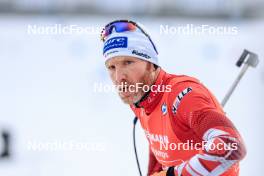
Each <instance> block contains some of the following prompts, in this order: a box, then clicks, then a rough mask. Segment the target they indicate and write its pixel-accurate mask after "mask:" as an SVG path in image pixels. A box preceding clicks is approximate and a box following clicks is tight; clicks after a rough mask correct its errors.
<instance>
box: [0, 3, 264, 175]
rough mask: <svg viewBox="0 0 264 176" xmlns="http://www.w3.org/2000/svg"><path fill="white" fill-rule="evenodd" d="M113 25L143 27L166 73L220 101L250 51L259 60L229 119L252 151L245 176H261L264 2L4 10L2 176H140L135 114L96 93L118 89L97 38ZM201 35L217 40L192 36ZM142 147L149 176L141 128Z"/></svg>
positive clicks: (0, 46) (0, 9)
mask: <svg viewBox="0 0 264 176" xmlns="http://www.w3.org/2000/svg"><path fill="white" fill-rule="evenodd" d="M115 19H131V20H134V21H138V22H140V23H142V24H144V25H145V27H147V28H148V31H149V32H150V34H151V37H152V39H153V40H154V42H155V44H156V46H157V48H158V50H159V60H160V64H161V66H162V67H163V68H164V69H165V70H167V71H168V72H170V73H174V74H186V75H190V76H195V77H197V78H198V79H200V80H201V81H202V82H203V83H204V84H205V85H206V86H207V87H208V88H209V89H211V91H212V92H213V93H214V94H215V95H216V97H217V98H218V99H219V101H221V100H222V99H223V97H224V95H225V93H226V92H227V90H228V89H229V87H230V86H231V84H232V82H233V80H234V79H235V77H236V76H237V74H238V73H239V70H240V69H239V68H238V67H236V66H235V63H236V61H237V59H238V58H239V56H240V55H241V53H242V51H243V49H244V48H247V49H248V50H250V51H253V52H255V53H257V54H258V55H259V57H260V64H259V65H258V67H257V68H256V69H253V68H250V69H249V70H248V72H247V73H246V75H245V76H244V77H243V79H242V81H241V83H240V85H239V86H238V88H237V89H236V91H235V93H234V94H233V95H232V97H231V99H230V100H229V102H228V103H227V105H226V107H225V111H226V113H227V115H228V116H229V117H230V118H231V120H232V121H233V122H234V123H235V125H236V127H237V128H238V130H239V131H240V132H241V134H242V136H243V138H244V140H245V143H246V146H247V149H248V154H247V157H246V158H245V159H244V160H243V161H242V162H241V176H248V175H254V176H256V175H261V173H262V168H261V167H262V163H263V162H264V160H263V157H262V156H263V153H262V149H263V147H262V146H263V145H264V142H263V136H262V135H263V134H264V130H263V129H264V128H263V122H264V121H263V119H261V118H262V115H263V113H264V107H263V106H264V105H263V104H264V100H263V99H264V91H263V90H264V66H263V55H264V36H263V31H264V1H263V0H163V1H158V0H152V1H147V0H140V1H139V0H133V1H132V0H116V1H112V0H97V1H95V0H0V175H1V176H18V175H19V176H35V175H38V176H44V175H45V176H46V175H49V176H58V175H63V176H72V175H78V176H87V175H114V176H119V175H120V176H121V175H127V176H135V175H138V171H137V167H136V162H135V157H134V153H133V145H132V144H133V143H132V120H133V117H134V115H133V113H132V112H131V111H130V109H129V107H128V106H126V105H124V104H123V103H122V102H121V100H119V98H118V96H117V94H116V93H115V92H98V91H96V90H95V87H96V86H98V85H99V84H103V85H111V81H110V79H109V78H108V75H107V72H106V70H105V67H104V59H103V56H102V43H101V41H100V38H99V34H100V29H101V28H102V27H103V26H104V25H105V24H107V23H108V22H110V21H112V20H115ZM201 26H205V27H206V28H208V27H211V28H210V29H212V30H209V31H204V32H202V33H194V32H192V31H191V29H194V28H199V27H201ZM217 28H222V29H223V28H224V32H223V31H222V32H221V33H218V32H215V30H214V29H217ZM63 29H65V30H66V29H67V30H66V32H65V31H63ZM69 29H74V30H72V31H70V30H69ZM182 29H184V30H182ZM137 145H138V153H139V159H140V163H141V167H142V170H143V173H146V171H147V164H148V163H147V162H148V145H147V141H146V139H145V136H144V133H143V131H142V130H141V128H140V125H138V127H137Z"/></svg>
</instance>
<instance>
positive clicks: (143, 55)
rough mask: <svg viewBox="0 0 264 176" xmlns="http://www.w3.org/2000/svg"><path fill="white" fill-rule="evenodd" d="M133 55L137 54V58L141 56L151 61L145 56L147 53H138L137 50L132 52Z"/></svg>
mask: <svg viewBox="0 0 264 176" xmlns="http://www.w3.org/2000/svg"><path fill="white" fill-rule="evenodd" d="M132 54H135V55H137V56H141V57H145V58H146V59H150V56H149V55H147V54H145V53H141V52H138V51H137V50H133V51H132Z"/></svg>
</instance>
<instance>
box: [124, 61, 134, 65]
mask: <svg viewBox="0 0 264 176" xmlns="http://www.w3.org/2000/svg"><path fill="white" fill-rule="evenodd" d="M132 63H133V61H125V64H126V65H130V64H132Z"/></svg>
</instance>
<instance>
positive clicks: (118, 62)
mask: <svg viewBox="0 0 264 176" xmlns="http://www.w3.org/2000/svg"><path fill="white" fill-rule="evenodd" d="M105 65H106V67H107V69H108V72H109V75H110V77H111V80H112V81H113V83H114V84H115V85H116V86H118V94H119V96H120V98H121V99H122V100H123V102H124V103H126V104H133V103H135V102H137V101H138V100H140V98H141V97H142V96H143V95H144V94H145V92H144V91H143V89H142V87H143V86H144V85H148V86H150V85H151V83H152V81H153V80H152V77H153V75H154V71H155V69H154V67H153V64H151V63H149V62H147V61H144V60H141V59H137V58H135V57H130V56H116V57H113V58H111V59H109V60H108V61H106V63H105ZM136 86H137V87H136ZM140 87H141V88H140Z"/></svg>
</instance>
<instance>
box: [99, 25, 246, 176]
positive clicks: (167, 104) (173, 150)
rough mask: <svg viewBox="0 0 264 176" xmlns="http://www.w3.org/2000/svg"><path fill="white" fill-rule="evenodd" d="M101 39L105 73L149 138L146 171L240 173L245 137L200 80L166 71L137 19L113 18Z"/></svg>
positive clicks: (154, 175) (161, 174) (159, 175)
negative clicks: (106, 71)
mask: <svg viewBox="0 0 264 176" xmlns="http://www.w3.org/2000/svg"><path fill="white" fill-rule="evenodd" d="M101 39H102V41H103V42H104V47H103V55H104V58H105V65H106V68H107V70H108V72H109V75H110V77H111V79H112V81H113V83H114V85H116V86H117V87H118V94H119V96H120V98H121V99H122V101H123V102H124V103H126V104H128V105H129V106H130V108H131V109H132V111H133V112H134V113H135V115H136V116H137V117H138V119H139V120H140V123H141V126H142V128H143V129H144V131H145V134H146V137H147V139H148V141H149V166H148V175H151V176H166V175H167V176H170V175H171V176H172V175H175V176H217V175H220V176H237V175H239V161H240V160H242V159H243V158H244V157H245V155H246V149H245V146H244V143H243V140H242V138H241V136H240V134H239V132H238V131H237V129H236V128H235V126H234V124H233V123H232V122H231V121H230V119H229V118H228V117H227V116H226V114H225V112H224V111H223V109H222V107H221V105H220V104H219V102H218V101H217V100H216V98H215V97H214V95H213V94H212V93H211V92H210V91H209V90H208V89H207V88H206V87H205V86H204V85H203V84H202V83H201V82H199V80H197V79H195V78H193V77H189V76H185V75H173V74H169V73H167V72H165V71H164V70H163V69H162V68H161V67H160V65H159V63H158V52H157V49H156V47H155V45H154V43H153V41H152V40H151V38H150V36H149V35H148V34H147V33H146V30H145V29H144V28H142V25H139V24H137V23H135V22H132V21H128V20H118V21H113V22H111V23H109V24H107V25H106V26H105V27H104V29H103V31H102V34H101ZM174 59H177V58H174Z"/></svg>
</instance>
